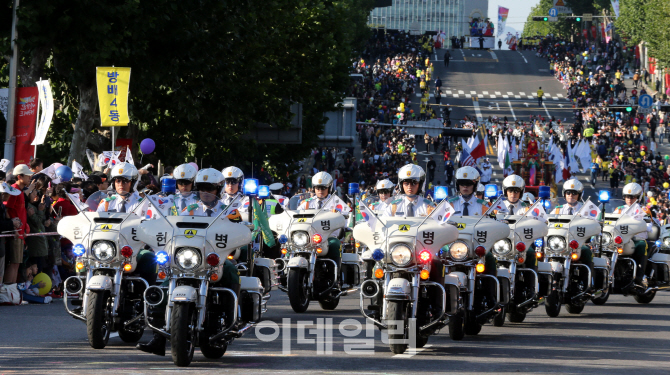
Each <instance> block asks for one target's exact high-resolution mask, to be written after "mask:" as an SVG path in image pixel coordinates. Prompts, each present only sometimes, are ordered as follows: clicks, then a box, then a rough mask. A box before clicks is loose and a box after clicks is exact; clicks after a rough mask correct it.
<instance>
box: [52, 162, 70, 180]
mask: <svg viewBox="0 0 670 375" xmlns="http://www.w3.org/2000/svg"><path fill="white" fill-rule="evenodd" d="M56 177H58V178H59V179H60V180H61V181H70V180H71V179H72V169H70V167H68V166H67V165H61V166H60V167H58V168H57V169H56Z"/></svg>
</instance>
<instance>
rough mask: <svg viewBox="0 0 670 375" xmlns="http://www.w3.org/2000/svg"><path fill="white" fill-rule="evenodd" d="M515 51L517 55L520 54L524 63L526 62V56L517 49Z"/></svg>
mask: <svg viewBox="0 0 670 375" xmlns="http://www.w3.org/2000/svg"><path fill="white" fill-rule="evenodd" d="M517 52H519V55H521V57H523V61H525V62H526V64H528V60H526V56H524V55H523V53H521V51H517Z"/></svg>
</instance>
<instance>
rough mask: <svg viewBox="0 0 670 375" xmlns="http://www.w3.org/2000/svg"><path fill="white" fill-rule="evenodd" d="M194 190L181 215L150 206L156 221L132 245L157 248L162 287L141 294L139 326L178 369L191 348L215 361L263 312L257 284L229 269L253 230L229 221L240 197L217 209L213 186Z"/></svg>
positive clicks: (147, 223) (146, 223)
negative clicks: (143, 325)
mask: <svg viewBox="0 0 670 375" xmlns="http://www.w3.org/2000/svg"><path fill="white" fill-rule="evenodd" d="M198 173H199V176H200V174H201V173H202V174H206V175H207V176H208V177H210V178H209V182H211V183H212V185H215V186H216V184H219V183H220V182H221V180H222V178H221V179H218V178H211V177H212V176H214V177H216V174H220V172H218V171H216V170H213V169H204V170H201V171H200V172H198ZM196 183H198V178H196ZM198 189H199V190H201V191H197V192H193V193H191V194H190V195H189V198H190V199H192V201H191V202H193V203H189V204H188V205H187V206H185V207H184V208H183V209H181V210H177V209H175V207H176V205H175V206H173V207H171V208H170V209H169V210H168V211H167V212H166V211H165V210H161V208H160V207H157V206H156V201H155V200H151V201H150V203H151V206H152V209H155V210H156V211H158V212H159V214H158V215H156V216H157V217H156V218H154V219H153V220H145V221H143V222H142V223H141V224H140V226H139V228H138V230H137V237H138V238H139V239H141V240H142V241H143V242H145V243H146V244H148V245H149V246H151V247H153V248H155V249H160V250H159V251H158V252H157V253H156V258H157V263H158V264H159V267H160V272H159V274H158V278H159V279H160V280H163V281H164V283H163V285H160V286H151V287H149V288H148V289H147V291H146V292H145V300H146V304H145V315H146V317H147V318H146V324H147V326H148V327H149V328H151V329H152V330H153V331H154V332H156V333H158V334H160V335H161V336H162V337H165V338H168V339H169V340H170V344H171V354H172V360H173V362H174V363H175V364H176V365H177V366H188V365H189V364H190V363H191V361H192V360H193V355H194V352H195V347H199V348H200V351H201V352H202V354H203V355H204V356H205V357H206V358H212V359H215V358H220V357H222V356H223V355H224V354H225V352H226V350H227V347H228V345H229V344H230V343H232V342H233V341H234V340H235V339H236V338H240V337H242V336H243V335H244V334H245V333H246V332H247V331H248V330H249V329H251V328H252V327H253V326H254V325H255V324H256V323H258V322H259V321H260V320H261V317H262V314H263V313H264V312H265V311H266V309H265V303H264V302H265V301H264V298H263V297H264V287H263V284H262V282H261V280H260V279H259V278H257V277H253V276H239V273H238V271H237V269H236V268H235V266H234V265H233V264H232V263H231V262H230V260H231V259H232V258H234V257H235V256H238V255H239V253H240V252H241V251H242V247H244V246H247V249H250V247H248V245H249V244H250V242H251V239H252V238H251V237H252V236H251V230H250V229H249V227H252V224H249V223H244V222H243V223H234V222H231V221H230V220H229V215H232V214H233V213H234V212H235V211H236V210H237V209H238V208H239V206H240V204H239V203H240V198H242V197H243V196H238V197H237V198H235V199H234V200H233V201H232V202H230V204H229V205H224V204H223V203H222V202H221V201H220V200H219V198H218V196H217V195H215V194H213V192H216V187H213V188H212V189H204V188H201V187H200V186H198ZM174 201H175V202H178V201H180V196H179V195H175V196H174ZM158 204H160V201H159V202H158ZM247 251H250V250H247ZM248 257H249V259H251V258H252V255H251V254H248ZM249 267H250V268H251V267H253V266H252V265H249ZM250 274H253V273H252V272H250ZM150 318H151V319H150ZM162 344H163V346H164V345H165V342H164V341H163V342H162ZM163 352H164V348H163ZM155 354H158V353H155Z"/></svg>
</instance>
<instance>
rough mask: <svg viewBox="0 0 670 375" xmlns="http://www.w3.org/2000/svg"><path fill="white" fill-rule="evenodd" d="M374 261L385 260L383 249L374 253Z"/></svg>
mask: <svg viewBox="0 0 670 375" xmlns="http://www.w3.org/2000/svg"><path fill="white" fill-rule="evenodd" d="M372 259H374V260H375V261H377V262H379V261H380V260H382V259H384V251H383V250H382V249H375V251H373V252H372Z"/></svg>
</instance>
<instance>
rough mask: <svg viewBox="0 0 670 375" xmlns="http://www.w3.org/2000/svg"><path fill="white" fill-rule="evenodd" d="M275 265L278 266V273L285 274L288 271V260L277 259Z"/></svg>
mask: <svg viewBox="0 0 670 375" xmlns="http://www.w3.org/2000/svg"><path fill="white" fill-rule="evenodd" d="M275 264H276V265H277V272H283V271H284V270H285V269H286V260H284V259H282V258H277V259H275Z"/></svg>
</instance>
